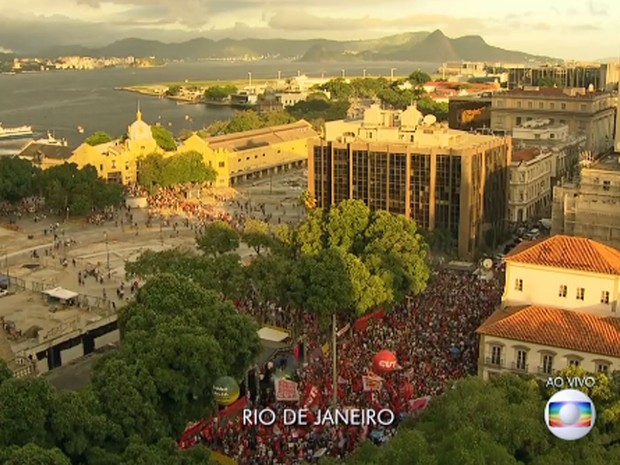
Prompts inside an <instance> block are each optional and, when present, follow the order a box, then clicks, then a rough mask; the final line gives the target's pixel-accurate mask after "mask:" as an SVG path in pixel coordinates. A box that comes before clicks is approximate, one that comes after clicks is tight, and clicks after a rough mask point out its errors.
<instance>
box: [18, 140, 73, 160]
mask: <svg viewBox="0 0 620 465" xmlns="http://www.w3.org/2000/svg"><path fill="white" fill-rule="evenodd" d="M72 153H73V148H72V147H67V146H64V145H50V144H43V143H39V142H32V143H30V144H28V145H27V146H26V147H25V148H24V150H22V151H21V153H20V154H19V156H20V157H24V158H36V157H46V158H53V159H56V160H66V159H68V158H69V157H70V156H71V154H72Z"/></svg>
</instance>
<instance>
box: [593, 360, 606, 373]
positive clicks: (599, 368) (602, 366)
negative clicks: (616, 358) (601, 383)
mask: <svg viewBox="0 0 620 465" xmlns="http://www.w3.org/2000/svg"><path fill="white" fill-rule="evenodd" d="M608 371H609V363H606V362H597V364H596V372H597V373H607V372H608Z"/></svg>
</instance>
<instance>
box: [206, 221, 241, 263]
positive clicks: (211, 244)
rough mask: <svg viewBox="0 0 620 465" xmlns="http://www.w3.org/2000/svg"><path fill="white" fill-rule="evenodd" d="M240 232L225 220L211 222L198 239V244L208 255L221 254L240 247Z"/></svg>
mask: <svg viewBox="0 0 620 465" xmlns="http://www.w3.org/2000/svg"><path fill="white" fill-rule="evenodd" d="M239 242H240V237H239V233H238V232H237V231H236V230H235V229H234V228H233V227H232V226H231V225H230V224H228V223H226V222H225V221H214V222H212V223H209V224H208V225H207V226H206V227H205V228H204V232H203V233H202V234H201V235H200V236H198V238H197V239H196V245H197V246H198V248H199V249H200V250H202V251H203V252H204V253H205V254H207V255H212V256H215V255H219V254H223V253H227V252H232V251H234V250H237V249H238V248H239Z"/></svg>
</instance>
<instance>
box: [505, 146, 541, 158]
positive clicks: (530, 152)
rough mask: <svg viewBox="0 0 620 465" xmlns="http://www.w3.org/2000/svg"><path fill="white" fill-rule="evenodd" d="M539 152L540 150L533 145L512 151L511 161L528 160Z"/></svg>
mask: <svg viewBox="0 0 620 465" xmlns="http://www.w3.org/2000/svg"><path fill="white" fill-rule="evenodd" d="M539 153H540V150H538V149H537V148H534V147H530V148H527V149H521V150H517V151H515V152H513V153H512V161H530V160H533V159H534V158H535V157H536V155H538V154H539Z"/></svg>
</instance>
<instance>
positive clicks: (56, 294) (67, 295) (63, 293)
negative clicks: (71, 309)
mask: <svg viewBox="0 0 620 465" xmlns="http://www.w3.org/2000/svg"><path fill="white" fill-rule="evenodd" d="M43 294H45V295H47V296H49V297H53V298H54V299H59V300H70V299H73V298H75V297H77V296H78V295H79V294H78V293H77V292H73V291H70V290H68V289H64V288H62V287H55V288H54V289H48V290H47V291H43Z"/></svg>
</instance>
